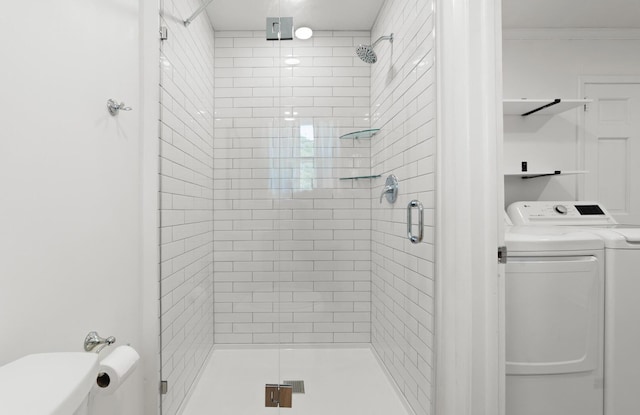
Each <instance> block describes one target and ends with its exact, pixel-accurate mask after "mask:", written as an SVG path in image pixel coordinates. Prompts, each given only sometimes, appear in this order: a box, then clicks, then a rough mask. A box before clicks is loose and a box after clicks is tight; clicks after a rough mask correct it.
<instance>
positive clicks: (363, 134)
mask: <svg viewBox="0 0 640 415" xmlns="http://www.w3.org/2000/svg"><path fill="white" fill-rule="evenodd" d="M378 131H380V129H379V128H372V129H369V130H361V131H354V132H352V133H348V134H345V135H341V136H340V139H341V140H342V139H346V138H354V139H356V140H357V139H359V138H371V137H373V136H374V135H376V134H378Z"/></svg>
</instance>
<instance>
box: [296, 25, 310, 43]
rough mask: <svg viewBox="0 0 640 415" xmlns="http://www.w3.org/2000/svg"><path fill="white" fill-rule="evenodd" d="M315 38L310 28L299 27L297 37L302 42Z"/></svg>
mask: <svg viewBox="0 0 640 415" xmlns="http://www.w3.org/2000/svg"><path fill="white" fill-rule="evenodd" d="M311 36H313V30H311V28H308V27H299V28H297V29H296V37H297V38H298V39H301V40H307V39H310V38H311Z"/></svg>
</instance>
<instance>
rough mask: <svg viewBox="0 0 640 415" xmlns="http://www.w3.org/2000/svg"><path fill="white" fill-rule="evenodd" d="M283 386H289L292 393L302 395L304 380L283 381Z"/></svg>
mask: <svg viewBox="0 0 640 415" xmlns="http://www.w3.org/2000/svg"><path fill="white" fill-rule="evenodd" d="M282 383H283V384H285V385H291V386H292V388H293V393H304V380H284V381H282Z"/></svg>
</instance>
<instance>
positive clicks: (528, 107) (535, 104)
mask: <svg viewBox="0 0 640 415" xmlns="http://www.w3.org/2000/svg"><path fill="white" fill-rule="evenodd" d="M590 102H593V100H591V99H561V98H551V99H527V98H522V99H504V100H502V109H503V113H504V115H520V116H522V117H526V116H527V115H534V114H535V115H554V114H560V113H561V112H565V111H569V110H570V109H573V108H578V107H580V106H582V105H585V104H588V103H590Z"/></svg>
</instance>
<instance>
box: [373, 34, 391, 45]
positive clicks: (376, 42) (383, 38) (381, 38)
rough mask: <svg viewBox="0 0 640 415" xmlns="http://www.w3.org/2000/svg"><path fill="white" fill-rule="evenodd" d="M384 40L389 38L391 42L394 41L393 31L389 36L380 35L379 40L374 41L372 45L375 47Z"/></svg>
mask: <svg viewBox="0 0 640 415" xmlns="http://www.w3.org/2000/svg"><path fill="white" fill-rule="evenodd" d="M383 40H388V41H389V42H391V43H393V33H391V35H389V36H380V37H379V38H378V40H376V41H375V42H373V44H372V45H371V47H372V48H374V47H375V46H376V45H377V44H378V43H380V42H382V41H383Z"/></svg>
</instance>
